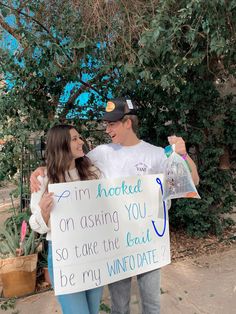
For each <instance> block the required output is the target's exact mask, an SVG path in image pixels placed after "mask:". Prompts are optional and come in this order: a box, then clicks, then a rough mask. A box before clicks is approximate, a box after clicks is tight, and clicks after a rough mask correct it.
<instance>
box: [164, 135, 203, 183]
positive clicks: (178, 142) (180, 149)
mask: <svg viewBox="0 0 236 314" xmlns="http://www.w3.org/2000/svg"><path fill="white" fill-rule="evenodd" d="M168 141H169V143H170V145H173V144H175V152H176V153H177V154H179V155H181V156H183V158H184V159H185V160H187V162H188V164H189V166H190V168H191V172H192V173H191V175H192V179H193V182H194V184H195V185H198V184H199V175H198V171H197V167H196V165H195V163H194V161H193V160H192V158H190V156H189V155H188V153H187V150H186V146H185V141H184V140H183V139H182V137H178V136H175V135H172V136H169V137H168Z"/></svg>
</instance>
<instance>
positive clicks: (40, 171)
mask: <svg viewBox="0 0 236 314" xmlns="http://www.w3.org/2000/svg"><path fill="white" fill-rule="evenodd" d="M44 171H45V167H39V168H37V169H36V170H34V172H32V173H31V176H30V190H31V192H32V193H33V192H38V190H39V189H40V182H39V180H38V179H37V177H38V176H41V177H44Z"/></svg>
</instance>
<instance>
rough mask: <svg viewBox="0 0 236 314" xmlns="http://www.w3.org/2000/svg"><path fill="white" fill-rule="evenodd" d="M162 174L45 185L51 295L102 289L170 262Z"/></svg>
mask: <svg viewBox="0 0 236 314" xmlns="http://www.w3.org/2000/svg"><path fill="white" fill-rule="evenodd" d="M162 180H163V176H162V175H145V176H134V177H126V178H119V179H112V180H105V179H104V180H92V181H76V182H70V183H60V184H51V185H49V191H50V192H54V198H55V207H54V209H53V211H52V214H51V229H52V249H53V265H54V285H55V294H56V295H60V294H67V293H73V292H78V291H83V290H87V289H91V288H95V287H98V286H103V285H106V284H108V283H111V282H115V281H118V280H121V279H124V278H128V277H132V276H134V275H137V274H141V273H144V272H147V271H150V270H154V269H157V268H160V267H162V266H164V265H167V264H169V263H170V241H169V225H168V213H167V208H166V206H165V203H163V201H162Z"/></svg>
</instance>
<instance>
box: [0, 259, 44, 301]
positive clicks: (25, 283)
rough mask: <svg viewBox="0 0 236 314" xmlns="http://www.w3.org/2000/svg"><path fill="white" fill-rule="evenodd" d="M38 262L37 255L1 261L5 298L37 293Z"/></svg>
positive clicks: (0, 271) (0, 269)
mask: <svg viewBox="0 0 236 314" xmlns="http://www.w3.org/2000/svg"><path fill="white" fill-rule="evenodd" d="M37 260H38V255H37V254H32V255H27V256H18V257H13V258H6V259H1V260H0V273H1V278H2V285H3V295H4V297H5V298H11V297H20V296H23V295H27V294H30V293H32V292H34V291H35V285H36V269H37Z"/></svg>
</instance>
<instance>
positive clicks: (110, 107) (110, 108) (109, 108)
mask: <svg viewBox="0 0 236 314" xmlns="http://www.w3.org/2000/svg"><path fill="white" fill-rule="evenodd" d="M115 107H116V105H115V104H114V103H113V102H112V101H108V102H107V106H106V112H111V111H113V110H114V109H115Z"/></svg>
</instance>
